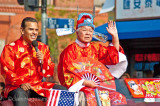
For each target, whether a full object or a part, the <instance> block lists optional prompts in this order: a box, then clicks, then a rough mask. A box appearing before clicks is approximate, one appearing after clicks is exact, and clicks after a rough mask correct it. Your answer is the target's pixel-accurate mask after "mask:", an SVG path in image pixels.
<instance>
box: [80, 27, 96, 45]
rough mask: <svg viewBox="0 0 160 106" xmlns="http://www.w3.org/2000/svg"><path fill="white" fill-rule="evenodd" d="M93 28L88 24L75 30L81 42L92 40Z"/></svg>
mask: <svg viewBox="0 0 160 106" xmlns="http://www.w3.org/2000/svg"><path fill="white" fill-rule="evenodd" d="M92 35H93V29H92V27H90V26H82V27H80V29H79V31H77V38H78V40H79V41H81V42H83V43H89V42H91V40H92Z"/></svg>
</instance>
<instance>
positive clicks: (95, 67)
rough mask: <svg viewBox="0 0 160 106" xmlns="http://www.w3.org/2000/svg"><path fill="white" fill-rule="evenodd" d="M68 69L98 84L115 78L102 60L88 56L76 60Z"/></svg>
mask: <svg viewBox="0 0 160 106" xmlns="http://www.w3.org/2000/svg"><path fill="white" fill-rule="evenodd" d="M68 70H69V71H70V72H71V73H73V74H75V75H76V76H78V77H80V78H82V79H85V80H92V81H94V82H95V83H97V84H98V85H100V82H104V81H107V80H112V79H114V77H113V76H112V75H111V73H110V72H109V70H108V69H107V68H106V67H105V66H104V65H103V64H102V63H101V62H99V61H97V60H94V59H92V58H88V57H82V58H79V59H76V60H74V61H73V62H72V63H71V64H70V65H69V66H68Z"/></svg>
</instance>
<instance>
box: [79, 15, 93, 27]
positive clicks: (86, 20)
mask: <svg viewBox="0 0 160 106" xmlns="http://www.w3.org/2000/svg"><path fill="white" fill-rule="evenodd" d="M81 26H91V27H92V28H93V29H94V28H95V25H94V23H93V16H92V15H91V14H89V13H81V14H79V16H78V19H77V25H76V29H78V28H79V27H81Z"/></svg>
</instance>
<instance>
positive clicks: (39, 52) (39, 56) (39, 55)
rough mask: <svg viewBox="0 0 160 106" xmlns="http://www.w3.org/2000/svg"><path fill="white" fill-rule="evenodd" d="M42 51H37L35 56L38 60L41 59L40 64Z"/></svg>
mask: <svg viewBox="0 0 160 106" xmlns="http://www.w3.org/2000/svg"><path fill="white" fill-rule="evenodd" d="M43 56H44V55H43V53H42V52H41V51H38V52H37V54H36V57H37V59H38V60H41V62H42V64H43Z"/></svg>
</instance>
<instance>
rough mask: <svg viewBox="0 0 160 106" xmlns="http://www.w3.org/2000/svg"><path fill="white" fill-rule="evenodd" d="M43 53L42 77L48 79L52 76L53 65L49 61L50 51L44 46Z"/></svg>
mask: <svg viewBox="0 0 160 106" xmlns="http://www.w3.org/2000/svg"><path fill="white" fill-rule="evenodd" d="M44 49H45V51H44V59H43V71H42V72H43V73H44V77H50V76H53V74H54V63H53V62H52V61H51V57H50V51H49V48H48V46H46V47H45V48H44Z"/></svg>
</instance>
